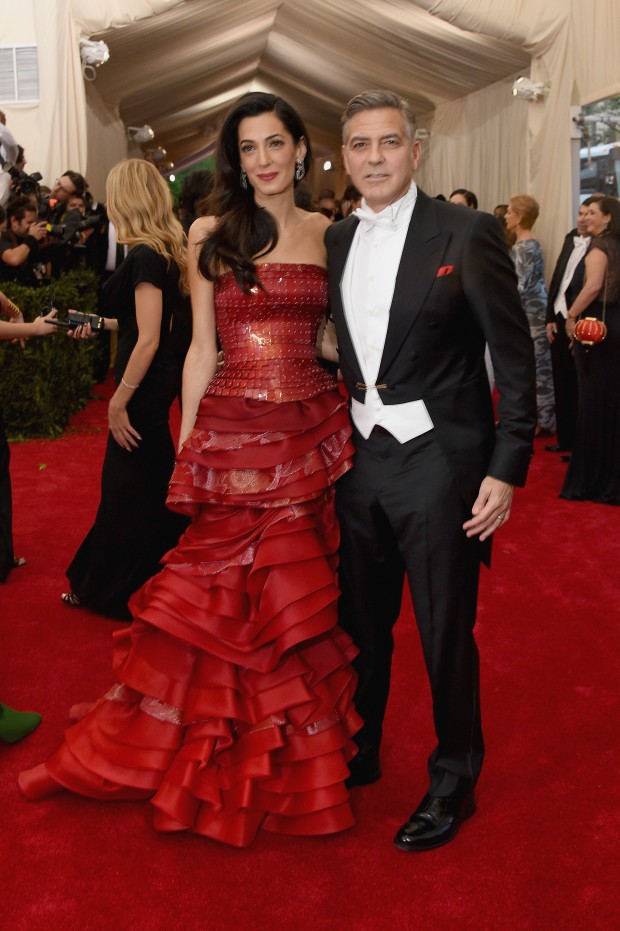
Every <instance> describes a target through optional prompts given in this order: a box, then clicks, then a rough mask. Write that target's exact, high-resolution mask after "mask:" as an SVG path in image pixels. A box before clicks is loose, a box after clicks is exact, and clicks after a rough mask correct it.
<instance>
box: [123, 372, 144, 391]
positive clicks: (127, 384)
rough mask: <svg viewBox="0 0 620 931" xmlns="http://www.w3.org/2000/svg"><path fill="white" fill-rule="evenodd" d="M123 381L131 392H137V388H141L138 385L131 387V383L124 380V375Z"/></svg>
mask: <svg viewBox="0 0 620 931" xmlns="http://www.w3.org/2000/svg"><path fill="white" fill-rule="evenodd" d="M121 381H122V383H123V384H124V385H125V388H129V389H130V390H131V391H135V390H136V388H139V387H140V385H139V384H137V385H130V384H129V382H127V381H125V379H124V378H123V376H122V375H121Z"/></svg>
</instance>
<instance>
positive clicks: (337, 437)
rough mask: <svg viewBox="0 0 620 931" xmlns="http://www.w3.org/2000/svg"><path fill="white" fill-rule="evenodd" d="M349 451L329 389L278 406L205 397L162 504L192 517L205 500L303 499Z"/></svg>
mask: <svg viewBox="0 0 620 931" xmlns="http://www.w3.org/2000/svg"><path fill="white" fill-rule="evenodd" d="M240 425H243V431H241V430H240ZM353 452H354V449H353V445H352V442H351V427H350V424H349V417H348V413H347V402H346V400H345V399H344V398H343V397H342V395H341V394H340V393H339V392H338V391H337V390H335V389H332V390H330V391H326V392H323V393H322V394H318V395H316V396H315V397H312V398H308V399H306V400H304V401H289V402H287V403H285V404H282V403H275V402H267V401H255V400H253V399H251V398H228V397H217V396H213V395H205V397H204V398H203V399H202V401H201V403H200V407H199V409H198V415H197V417H196V426H195V428H194V430H193V432H192V433H191V434H190V436H189V438H188V439H187V441H186V442H185V444H184V446H183V450H182V452H181V455H180V456H179V459H178V461H177V464H176V467H175V469H174V472H173V475H172V479H171V482H170V494H169V497H168V504H169V506H170V507H171V508H173V509H174V510H176V511H180V512H182V513H184V514H189V515H190V516H194V515H195V514H196V513H197V512H198V510H199V508H200V505H201V504H208V503H216V504H217V503H225V504H226V505H227V506H230V505H234V504H238V505H252V506H255V507H259V508H264V507H277V506H279V505H283V504H289V503H291V502H301V501H308V500H311V499H313V498H316V497H317V496H319V495H321V494H322V493H323V492H324V491H325V490H326V489H327V488H330V487H331V486H332V485H333V484H334V482H335V481H336V479H338V478H339V477H340V476H341V475H342V474H343V473H344V472H346V470H347V469H349V468H350V467H351V457H352V456H353Z"/></svg>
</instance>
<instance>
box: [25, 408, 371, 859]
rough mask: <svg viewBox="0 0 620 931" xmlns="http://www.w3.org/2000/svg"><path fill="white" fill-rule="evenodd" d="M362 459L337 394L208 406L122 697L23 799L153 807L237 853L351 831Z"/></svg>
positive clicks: (40, 772) (116, 690)
mask: <svg viewBox="0 0 620 931" xmlns="http://www.w3.org/2000/svg"><path fill="white" fill-rule="evenodd" d="M240 424H242V425H243V432H241V431H240V429H239V425H240ZM352 453H353V448H352V445H351V440H350V428H349V422H348V416H347V411H346V403H345V402H344V400H343V399H342V397H341V396H340V395H339V393H338V392H337V391H335V390H334V391H328V392H325V393H323V394H320V395H318V396H317V397H315V398H311V399H309V400H306V401H294V402H287V403H285V404H275V403H267V402H260V401H253V400H248V399H243V398H228V397H213V396H209V395H207V396H205V398H203V401H202V402H201V406H200V410H199V415H198V418H197V422H196V429H195V430H194V432H193V433H192V435H191V436H190V438H189V440H188V441H187V443H186V444H185V447H184V450H183V452H182V454H181V456H180V457H179V462H178V463H177V466H176V469H175V472H174V474H173V477H172V481H171V487H170V496H169V504H170V506H171V507H173V508H175V509H177V510H180V511H183V512H184V513H189V514H191V515H192V516H193V521H192V524H191V526H190V528H189V529H188V530H187V532H186V533H185V534H184V536H183V537H182V538H181V541H180V543H179V545H178V547H177V548H176V549H174V550H172V551H171V552H170V553H168V554H167V555H166V557H165V566H164V568H163V569H162V571H161V572H160V573H159V574H158V575H156V576H154V577H153V578H152V579H151V580H150V581H149V582H148V583H147V584H146V585H145V586H144V587H143V588H142V589H140V591H138V592H137V593H136V594H135V595H134V596H133V598H132V601H131V604H130V606H131V609H132V613H133V615H134V618H135V620H134V622H133V624H132V625H131V627H128V628H125V629H124V630H120V631H118V632H117V634H116V635H115V641H116V642H115V649H114V653H115V656H114V667H115V670H116V674H117V678H118V682H117V684H116V685H115V686H114V687H113V688H112V689H111V690H110V691H109V692H108V693H107V695H106V696H104V698H103V699H101V700H100V701H99V702H97V704H96V705H95V706H94V707H93V708H92V710H91V711H89V712H88V713H87V714H86V716H85V717H84V718H82V720H81V721H80V722H79V723H78V724H76V725H75V726H74V727H71V728H69V730H67V731H66V734H65V742H64V743H63V745H62V746H61V747H60V749H59V750H58V751H57V752H56V753H55V754H54V756H53V757H52V758H51V759H50V760H49V761H48V762H47V763H45V764H42V765H41V766H39V767H36V768H35V769H33V770H29V771H27V772H25V773H22V775H21V776H20V786H21V788H22V791H23V792H24V794H25V795H26V796H27V797H29V798H33V799H38V798H43V797H46V796H47V795H50V794H53V793H54V792H56V791H59V789H61V788H66V789H70V790H72V791H74V792H77V793H79V794H81V795H86V796H90V797H93V798H98V799H106V798H111V799H138V798H151V801H152V804H153V805H154V806H155V826H156V827H157V828H158V829H160V830H162V831H178V830H190V831H193V832H196V833H199V834H204V835H206V836H208V837H212V838H215V839H217V840H220V841H224V842H226V843H229V844H234V845H236V846H245V845H247V844H249V843H251V841H252V840H253V838H254V836H255V835H256V832H257V831H258V829H259V828H260V827H263V828H265V829H266V830H269V831H274V832H280V833H284V834H302V835H315V834H327V833H332V832H335V831H340V830H343V829H345V828H348V827H350V826H351V825H352V823H353V817H352V813H351V809H350V805H349V795H348V791H347V789H346V788H345V786H344V779H345V778H346V777H347V775H348V769H347V762H348V761H349V760H350V759H351V758H352V756H353V755H354V754H355V752H356V747H355V744H354V742H353V740H352V736H353V734H354V733H355V732H356V731H357V730H358V729H359V726H360V724H361V721H360V720H359V717H358V716H357V714H356V712H355V709H354V706H353V694H354V690H355V674H354V672H353V670H352V668H351V661H352V659H353V658H354V656H355V655H356V652H357V651H356V649H355V647H354V645H353V643H352V641H351V639H350V638H349V636H348V635H347V634H345V633H344V632H343V631H342V630H340V629H339V628H338V627H337V625H336V599H337V596H338V589H337V585H336V567H337V548H338V542H339V536H338V526H337V523H336V519H335V511H334V502H333V484H334V482H335V481H336V479H337V478H338V477H339V476H340V475H341V474H342V473H343V472H345V471H346V470H347V469H348V468H350V465H351V456H352Z"/></svg>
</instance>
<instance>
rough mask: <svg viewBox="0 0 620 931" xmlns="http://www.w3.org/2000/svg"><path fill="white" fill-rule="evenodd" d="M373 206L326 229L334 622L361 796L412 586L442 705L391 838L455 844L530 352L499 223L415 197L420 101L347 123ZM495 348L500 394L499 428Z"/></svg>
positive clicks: (515, 478) (356, 108) (419, 845)
mask: <svg viewBox="0 0 620 931" xmlns="http://www.w3.org/2000/svg"><path fill="white" fill-rule="evenodd" d="M342 126H343V139H344V144H343V147H342V154H343V159H344V164H345V167H346V169H347V171H348V173H349V175H350V176H351V180H352V182H353V184H355V186H356V187H357V188H358V190H359V191H361V193H362V194H363V196H364V199H363V201H362V207H361V208H359V209H358V210H357V211H355V212H354V213H353V214H352V215H351V216H350V217H348V218H347V219H346V220H343V221H342V222H341V223H336V224H335V225H333V226H331V227H330V228H329V229H328V230H327V233H326V243H327V249H328V266H329V278H330V302H331V310H332V314H333V317H334V321H335V324H336V331H337V337H338V348H339V360H340V367H341V370H342V373H343V377H344V380H345V383H346V386H347V389H348V391H349V393H350V395H351V416H352V419H353V425H354V440H355V445H356V456H355V465H354V468H353V469H352V470H351V472H350V473H348V474H347V475H345V476H344V477H343V478H342V479H341V480H340V481H339V482H338V485H337V491H336V500H337V508H338V516H339V520H340V525H341V534H342V543H341V552H340V588H341V591H342V595H341V599H340V623H341V624H342V626H343V627H344V628H345V629H346V630H347V631H348V632H349V633H350V634H351V636H352V637H353V639H354V640H355V642H356V644H357V646H358V647H359V649H360V655H359V657H358V659H357V661H356V664H357V671H358V676H359V684H358V691H357V695H356V703H357V707H358V710H359V712H360V714H361V716H362V718H363V720H364V726H363V728H362V730H361V731H360V733H359V734H358V736H357V738H356V739H357V741H358V745H359V754H358V756H357V757H356V758H355V759H354V760H353V761H352V763H351V766H350V778H349V781H348V784H349V785H363V784H368V783H371V782H374V781H376V780H377V779H379V778H380V776H381V768H380V761H379V747H380V742H381V735H382V724H383V717H384V712H385V707H386V703H387V698H388V691H389V685H390V666H391V657H392V648H393V639H392V628H393V625H394V623H395V622H396V620H397V618H398V615H399V612H400V602H401V595H402V588H403V581H404V577H405V574H406V576H407V579H408V583H409V587H410V590H411V595H412V599H413V605H414V610H415V615H416V621H417V625H418V629H419V633H420V637H421V642H422V649H423V653H424V658H425V662H426V666H427V670H428V674H429V679H430V684H431V692H432V698H433V715H434V721H435V729H436V734H437V746H436V748H435V749H434V751H433V752H432V753H431V756H430V759H429V764H428V769H429V776H430V785H429V789H428V792H427V794H426V795H425V796H424V798H423V800H422V802H421V803H420V805H419V806H418V808H416V810H415V811H414V812H413V814H412V815H411V816H410V818H409V819H408V821H407V822H406V823H405V824H404V825H403V826H402V827H401V829H400V830H399V831H398V833H397V834H396V837H395V838H394V843H395V844H396V846H397V847H399V848H400V849H402V850H408V851H420V850H428V849H430V848H432V847H438V846H440V845H441V844H445V843H447V842H448V841H450V840H452V838H453V837H454V836H455V834H456V832H457V831H458V829H459V827H460V825H461V823H462V821H463V820H464V819H465V818H467V817H469V816H470V815H471V814H473V812H474V810H475V805H476V803H475V797H474V788H475V785H476V782H477V779H478V775H479V773H480V768H481V765H482V759H483V754H484V746H483V738H482V728H481V723H480V710H479V674H478V652H477V648H476V644H475V641H474V635H473V628H474V623H475V619H476V602H477V591H478V577H479V567H480V561H481V560H484V561H486V562H487V563H488V559H489V555H490V543H491V536H492V534H493V533H494V531H496V530H498V529H499V528H500V527H502V526H503V525H504V524H505V523H506V521H507V520H508V518H509V515H510V508H511V503H512V495H513V487H514V486H515V485H522V484H523V483H524V482H525V477H526V473H527V469H528V465H529V461H530V455H531V445H532V438H533V434H534V426H535V421H536V403H535V387H534V386H535V379H534V355H533V348H532V341H531V338H530V334H529V328H528V325H527V322H526V319H525V315H524V312H523V309H522V306H521V301H520V299H519V295H518V292H517V285H516V278H515V274H514V270H513V266H512V262H511V261H510V258H509V256H508V252H507V248H506V244H505V240H504V237H503V234H502V232H501V229H500V226H499V224H498V223H497V221H496V220H495V219H494V218H493V217H491V216H490V215H488V214H485V213H481V212H478V211H476V210H468V209H466V208H462V207H458V206H454V205H452V204H446V203H440V202H439V201H437V200H434V199H431V198H430V197H428V196H427V195H426V194H424V193H423V192H422V191H420V190H418V189H417V187H416V185H415V183H413V182H412V175H413V172H414V170H415V168H416V167H417V165H418V162H419V158H420V146H419V143H418V142H416V141H415V126H414V122H413V119H412V117H411V115H410V112H409V108H408V105H407V103H406V102H405V101H403V100H401V99H400V98H399V97H397V96H396V95H394V94H391V93H390V92H387V91H376V92H371V93H367V94H361V95H358V96H357V97H354V98H353V100H351V101H350V102H349V104H348V105H347V107H346V109H345V112H344V114H343V118H342ZM485 342H488V344H489V347H490V350H491V357H492V361H493V366H494V370H495V378H496V384H497V388H498V390H499V394H500V399H499V406H498V415H499V424H498V426H497V429H496V428H495V425H494V417H493V408H492V403H491V396H490V391H489V383H488V379H487V375H486V370H485V364H484V349H485Z"/></svg>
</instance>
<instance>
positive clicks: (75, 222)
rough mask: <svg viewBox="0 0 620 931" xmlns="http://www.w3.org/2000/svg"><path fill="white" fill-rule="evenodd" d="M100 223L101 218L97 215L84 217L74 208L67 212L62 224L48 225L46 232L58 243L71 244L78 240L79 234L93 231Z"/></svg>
mask: <svg viewBox="0 0 620 931" xmlns="http://www.w3.org/2000/svg"><path fill="white" fill-rule="evenodd" d="M101 222H102V220H101V217H100V216H99V215H98V214H94V215H93V216H90V217H84V216H82V214H81V213H80V211H79V210H78V209H77V208H76V209H74V210H69V211H68V212H67V214H66V215H65V219H64V222H63V223H48V224H47V231H48V233H49V234H50V236H54V237H55V238H56V239H59V240H60V242H62V243H71V242H73V241H74V240H75V239H78V238H79V235H80V233H83V232H84V230H90V229H94V228H95V227H97V226H99V225H100V224H101Z"/></svg>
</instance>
